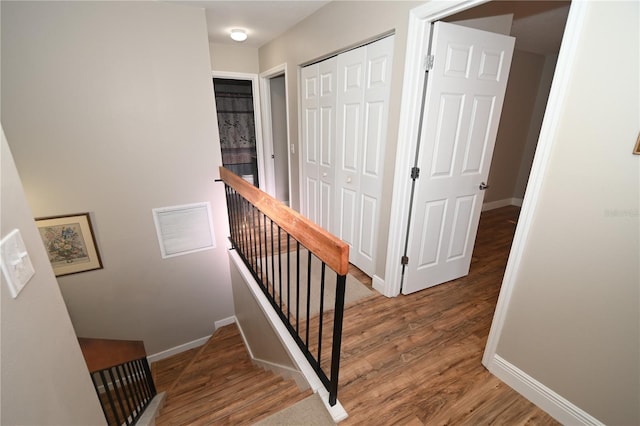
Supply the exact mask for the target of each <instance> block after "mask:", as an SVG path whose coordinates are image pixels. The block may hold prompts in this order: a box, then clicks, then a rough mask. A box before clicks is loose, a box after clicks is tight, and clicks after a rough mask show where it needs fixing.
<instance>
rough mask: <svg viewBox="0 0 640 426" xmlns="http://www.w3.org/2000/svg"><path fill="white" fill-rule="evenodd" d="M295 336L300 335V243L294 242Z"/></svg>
mask: <svg viewBox="0 0 640 426" xmlns="http://www.w3.org/2000/svg"><path fill="white" fill-rule="evenodd" d="M296 334H298V335H299V334H300V241H296Z"/></svg>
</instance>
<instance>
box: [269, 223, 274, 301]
mask: <svg viewBox="0 0 640 426" xmlns="http://www.w3.org/2000/svg"><path fill="white" fill-rule="evenodd" d="M269 231H270V235H271V286H272V287H273V293H272V297H273V301H274V302H275V300H276V266H275V262H276V254H275V253H276V251H275V249H274V244H273V219H270V222H269Z"/></svg>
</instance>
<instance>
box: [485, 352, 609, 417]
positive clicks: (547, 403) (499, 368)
mask: <svg viewBox="0 0 640 426" xmlns="http://www.w3.org/2000/svg"><path fill="white" fill-rule="evenodd" d="M487 368H488V369H489V371H490V372H491V373H492V374H494V375H495V376H496V377H498V378H499V379H500V380H502V381H503V382H505V383H506V384H507V385H509V386H510V387H512V388H513V389H515V390H516V391H517V392H518V393H520V394H521V395H522V396H524V397H525V398H527V399H528V400H529V401H531V402H533V403H534V404H536V405H537V406H538V407H540V408H541V409H543V410H544V411H546V412H547V413H549V415H550V416H552V417H553V418H555V419H556V420H558V421H559V422H560V423H562V424H566V425H597V426H603V425H604V423H602V422H601V421H599V420H598V419H596V418H595V417H593V416H592V415H590V414H589V413H587V412H585V411H584V410H582V409H581V408H580V407H578V406H576V405H575V404H573V403H572V402H571V401H569V400H567V399H566V398H564V397H563V396H561V395H559V394H557V393H556V392H555V391H553V390H552V389H550V388H548V387H547V386H545V385H544V384H542V383H540V382H539V381H537V380H536V379H534V378H533V377H531V376H530V375H528V374H527V373H525V372H524V371H522V370H520V369H519V368H518V367H516V366H515V365H513V364H511V363H510V362H508V361H507V360H505V359H504V358H502V357H501V356H499V355H494V356H493V359H492V360H491V361H490V363H489V365H488V366H487Z"/></svg>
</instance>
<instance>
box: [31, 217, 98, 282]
mask: <svg viewBox="0 0 640 426" xmlns="http://www.w3.org/2000/svg"><path fill="white" fill-rule="evenodd" d="M36 226H37V227H38V231H39V232H40V237H41V238H42V242H43V243H44V247H45V250H46V251H47V255H48V256H49V261H50V262H51V266H53V272H55V274H56V276H57V277H59V276H61V275H69V274H75V273H78V272H84V271H91V270H94V269H102V260H101V259H100V253H99V252H98V246H97V244H96V239H95V237H94V235H93V229H92V228H91V220H90V219H89V213H78V214H73V215H66V216H52V217H43V218H37V219H36Z"/></svg>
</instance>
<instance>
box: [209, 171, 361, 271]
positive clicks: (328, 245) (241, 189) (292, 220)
mask: <svg viewBox="0 0 640 426" xmlns="http://www.w3.org/2000/svg"><path fill="white" fill-rule="evenodd" d="M220 178H221V179H222V180H223V181H224V182H225V183H226V184H227V185H229V186H230V187H232V188H233V189H235V190H236V191H237V192H238V193H239V194H240V195H242V196H243V197H244V198H246V199H247V200H248V201H249V202H250V203H251V204H253V205H254V206H256V207H257V208H258V209H260V211H262V212H263V213H264V214H265V215H266V216H268V217H269V218H271V219H272V220H273V222H275V223H276V224H278V226H280V227H281V228H282V229H284V230H285V231H286V232H287V233H289V234H290V235H291V236H292V237H294V238H295V239H296V240H298V241H300V243H301V244H302V245H303V246H305V247H306V248H307V249H308V250H309V251H310V252H312V253H313V254H315V255H316V256H317V257H318V258H319V259H320V260H322V261H323V262H324V263H326V264H327V265H328V266H329V267H330V268H331V269H333V270H334V271H336V272H337V273H338V274H339V275H346V274H347V272H349V245H348V244H347V243H345V242H344V241H342V240H340V239H339V238H338V237H336V236H334V235H333V234H331V233H329V232H328V231H326V230H324V229H323V228H321V227H320V226H318V225H317V224H315V223H314V222H312V221H310V220H309V219H307V218H306V217H304V216H302V215H301V214H300V213H298V212H296V211H295V210H293V209H291V208H289V207H287V206H285V205H283V204H282V203H280V202H279V201H278V200H276V199H275V198H273V197H271V196H270V195H269V194H266V193H264V192H262V191H260V190H259V189H258V188H256V187H255V186H253V185H251V184H250V183H248V182H247V181H245V180H244V179H242V178H241V177H240V176H238V175H236V174H234V173H233V172H232V171H230V170H228V169H226V168H224V167H220Z"/></svg>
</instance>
